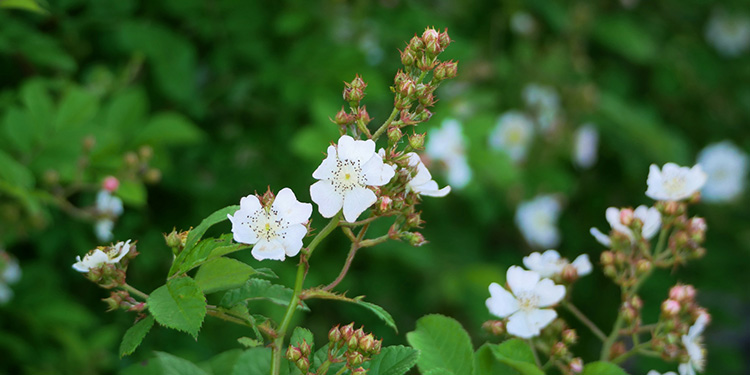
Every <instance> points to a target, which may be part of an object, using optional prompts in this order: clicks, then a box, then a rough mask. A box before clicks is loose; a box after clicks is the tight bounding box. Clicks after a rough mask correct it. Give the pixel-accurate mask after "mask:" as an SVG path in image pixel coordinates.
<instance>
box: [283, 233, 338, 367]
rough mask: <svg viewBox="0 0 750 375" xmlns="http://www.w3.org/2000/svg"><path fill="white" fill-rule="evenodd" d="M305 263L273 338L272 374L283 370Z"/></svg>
mask: <svg viewBox="0 0 750 375" xmlns="http://www.w3.org/2000/svg"><path fill="white" fill-rule="evenodd" d="M333 221H334V220H332V222H333ZM329 224H330V223H329ZM326 227H328V226H326ZM334 227H335V226H334ZM322 233H323V232H322V231H321V232H320V233H319V234H318V236H320V235H321V234H322ZM329 233H330V231H329ZM317 238H318V237H315V239H317ZM315 239H313V242H314V241H315ZM305 265H306V263H305V262H303V261H300V263H299V266H297V278H296V280H295V281H294V294H292V300H291V301H289V306H287V308H286V313H285V314H284V319H283V320H282V321H281V325H279V328H278V329H277V330H276V338H275V339H274V340H273V346H272V347H271V375H279V373H280V371H281V355H282V347H283V346H284V336H286V330H287V328H289V323H291V321H292V317H293V316H294V311H295V310H297V304H298V303H299V294H300V292H301V291H302V284H303V283H304V281H305V268H306V266H305Z"/></svg>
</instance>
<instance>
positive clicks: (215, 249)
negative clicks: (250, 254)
mask: <svg viewBox="0 0 750 375" xmlns="http://www.w3.org/2000/svg"><path fill="white" fill-rule="evenodd" d="M247 248H248V245H246V244H237V243H232V234H231V233H228V234H224V235H222V236H221V237H219V238H206V239H203V240H201V241H199V242H198V244H197V245H195V247H193V248H192V249H191V250H187V251H186V250H183V251H182V252H181V253H180V254H179V255H178V256H177V258H176V259H175V260H174V263H172V269H173V270H174V271H173V272H174V274H182V273H186V272H188V271H190V270H192V269H193V268H195V267H198V266H200V265H202V264H204V263H206V262H208V261H210V260H212V259H216V258H219V257H220V256H221V255H225V254H229V253H233V252H235V251H240V250H243V249H247ZM170 274H172V271H171V270H170Z"/></svg>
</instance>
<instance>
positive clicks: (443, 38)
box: [438, 29, 453, 49]
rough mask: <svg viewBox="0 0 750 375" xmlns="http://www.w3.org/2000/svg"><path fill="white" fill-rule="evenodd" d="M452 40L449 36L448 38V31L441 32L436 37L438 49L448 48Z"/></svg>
mask: <svg viewBox="0 0 750 375" xmlns="http://www.w3.org/2000/svg"><path fill="white" fill-rule="evenodd" d="M452 41H453V40H452V39H451V37H450V36H448V29H445V30H443V32H442V33H440V35H439V37H438V42H439V43H440V48H442V49H445V48H446V47H448V45H449V44H451V42H452Z"/></svg>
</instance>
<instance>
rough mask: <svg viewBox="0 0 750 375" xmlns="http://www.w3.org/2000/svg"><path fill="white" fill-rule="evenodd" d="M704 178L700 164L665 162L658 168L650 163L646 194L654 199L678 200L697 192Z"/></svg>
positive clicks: (704, 180) (704, 181)
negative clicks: (685, 165)
mask: <svg viewBox="0 0 750 375" xmlns="http://www.w3.org/2000/svg"><path fill="white" fill-rule="evenodd" d="M706 178H707V176H706V173H705V172H703V169H702V168H701V166H700V165H695V166H694V167H692V168H688V167H680V166H679V165H677V164H675V163H667V164H664V167H663V168H662V169H659V167H657V166H656V164H651V167H650V168H649V172H648V179H647V181H646V184H647V185H648V189H646V195H647V196H648V197H649V198H651V199H654V200H662V201H680V200H683V199H686V198H690V197H691V196H692V195H693V194H694V193H696V192H698V191H699V190H700V189H701V188H702V187H703V184H705V183H706Z"/></svg>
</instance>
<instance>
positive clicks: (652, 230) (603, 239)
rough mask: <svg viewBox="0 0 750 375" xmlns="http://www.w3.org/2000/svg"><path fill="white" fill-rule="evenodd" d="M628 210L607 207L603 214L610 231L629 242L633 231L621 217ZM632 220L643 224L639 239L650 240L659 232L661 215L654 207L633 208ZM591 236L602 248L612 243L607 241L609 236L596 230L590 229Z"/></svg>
mask: <svg viewBox="0 0 750 375" xmlns="http://www.w3.org/2000/svg"><path fill="white" fill-rule="evenodd" d="M629 210H630V209H622V210H620V209H618V208H616V207H609V208H607V210H606V211H605V213H604V216H605V217H606V218H607V222H608V223H609V225H610V226H611V227H612V230H614V231H617V232H620V233H622V234H624V235H626V236H627V237H628V238H629V239H630V240H631V241H632V240H633V238H634V237H633V231H632V230H630V228H629V227H628V226H627V225H625V224H623V223H622V217H623V215H627V214H629V213H630V211H629ZM632 216H633V219H638V220H640V221H641V223H643V227H642V228H641V237H643V238H645V239H647V240H650V239H651V238H653V237H654V235H656V233H657V232H659V229H661V213H659V210H657V209H656V208H654V207H646V206H644V205H640V206H638V207H636V208H635V210H633V211H632ZM590 232H591V235H592V236H594V238H596V240H597V241H599V243H600V244H602V245H604V246H610V245H611V244H612V241H611V240H610V239H609V236H607V235H605V234H604V233H602V232H601V231H600V230H599V229H597V228H591V230H590Z"/></svg>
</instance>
